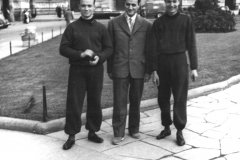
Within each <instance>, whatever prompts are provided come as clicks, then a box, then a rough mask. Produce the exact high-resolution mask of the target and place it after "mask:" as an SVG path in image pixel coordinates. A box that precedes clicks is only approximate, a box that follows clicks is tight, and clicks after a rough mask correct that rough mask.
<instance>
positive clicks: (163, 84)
mask: <svg viewBox="0 0 240 160" xmlns="http://www.w3.org/2000/svg"><path fill="white" fill-rule="evenodd" d="M158 62H159V63H158V71H157V73H158V75H159V79H160V85H159V86H158V103H159V107H160V109H161V119H162V125H163V126H169V125H171V124H172V119H171V109H170V97H171V93H172V94H173V99H174V104H173V122H174V125H175V127H176V128H177V129H178V130H182V129H184V128H185V125H186V122H187V113H186V102H187V94H188V64H187V58H186V55H185V54H184V53H179V54H172V55H161V56H159V59H158Z"/></svg>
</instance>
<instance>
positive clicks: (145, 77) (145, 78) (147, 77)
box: [144, 73, 151, 82]
mask: <svg viewBox="0 0 240 160" xmlns="http://www.w3.org/2000/svg"><path fill="white" fill-rule="evenodd" d="M150 78H151V75H149V74H148V73H146V74H145V75H144V82H148V81H149V80H150Z"/></svg>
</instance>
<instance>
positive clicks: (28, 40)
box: [28, 35, 31, 48]
mask: <svg viewBox="0 0 240 160" xmlns="http://www.w3.org/2000/svg"><path fill="white" fill-rule="evenodd" d="M30 45H31V44H30V35H29V36H28V48H30Z"/></svg>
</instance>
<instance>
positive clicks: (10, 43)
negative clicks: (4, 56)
mask: <svg viewBox="0 0 240 160" xmlns="http://www.w3.org/2000/svg"><path fill="white" fill-rule="evenodd" d="M9 47H10V55H12V42H11V41H10V42H9Z"/></svg>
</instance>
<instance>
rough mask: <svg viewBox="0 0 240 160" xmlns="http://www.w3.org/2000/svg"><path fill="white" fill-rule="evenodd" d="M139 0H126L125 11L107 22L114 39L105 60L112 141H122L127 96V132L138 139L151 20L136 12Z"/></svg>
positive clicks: (116, 142) (116, 143)
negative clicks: (110, 92)
mask: <svg viewBox="0 0 240 160" xmlns="http://www.w3.org/2000/svg"><path fill="white" fill-rule="evenodd" d="M140 2H141V1H140V0H126V1H125V13H124V14H123V15H120V16H118V17H116V18H114V19H113V20H111V21H110V22H109V25H108V30H109V32H110V35H111V38H112V41H113V48H114V50H113V54H112V56H111V57H110V58H109V59H108V75H109V77H110V78H112V80H113V97H114V98H113V99H114V100H113V101H114V104H113V121H112V124H113V130H114V137H113V140H112V143H113V144H114V145H118V144H120V143H121V142H123V140H124V136H125V127H126V118H127V102H128V96H129V103H130V106H129V123H128V131H129V135H130V136H131V137H133V138H137V139H139V138H140V133H139V122H140V101H141V97H142V92H143V86H144V79H145V80H147V79H149V75H148V74H146V70H145V68H146V57H147V54H148V50H147V49H146V48H147V47H146V43H147V36H148V35H149V33H150V29H151V23H150V22H148V21H147V20H146V19H144V18H142V17H141V16H139V15H138V14H137V11H138V8H139V5H140Z"/></svg>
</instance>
